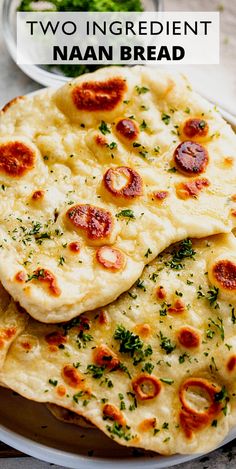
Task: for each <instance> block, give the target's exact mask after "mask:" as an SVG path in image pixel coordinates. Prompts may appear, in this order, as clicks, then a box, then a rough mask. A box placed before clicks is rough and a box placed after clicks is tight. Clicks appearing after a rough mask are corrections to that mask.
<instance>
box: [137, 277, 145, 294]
mask: <svg viewBox="0 0 236 469" xmlns="http://www.w3.org/2000/svg"><path fill="white" fill-rule="evenodd" d="M136 287H137V288H140V290H143V291H146V287H145V285H144V280H140V278H139V279H138V280H137V282H136Z"/></svg>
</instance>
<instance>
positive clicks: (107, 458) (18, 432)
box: [0, 90, 236, 469]
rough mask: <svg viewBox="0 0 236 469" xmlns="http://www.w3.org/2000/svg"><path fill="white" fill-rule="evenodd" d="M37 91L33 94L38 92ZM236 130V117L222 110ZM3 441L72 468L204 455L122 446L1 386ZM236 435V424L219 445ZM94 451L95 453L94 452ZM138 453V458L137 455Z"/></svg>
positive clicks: (132, 468)
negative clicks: (167, 453)
mask: <svg viewBox="0 0 236 469" xmlns="http://www.w3.org/2000/svg"><path fill="white" fill-rule="evenodd" d="M39 92H40V90H39V91H35V92H33V93H30V94H31V95H33V94H37V93H39ZM221 113H222V115H223V117H224V118H225V119H226V120H227V121H228V122H229V124H230V125H231V126H232V127H233V128H234V130H236V118H235V116H233V115H231V114H230V113H228V112H227V111H225V110H222V109H221ZM0 422H1V423H0V441H3V443H6V444H8V445H9V446H12V447H13V448H15V449H17V450H19V451H22V452H23V453H25V454H28V455H29V456H33V457H35V458H37V459H41V460H43V461H46V462H50V463H54V464H58V465H61V466H64V467H68V468H73V469H95V468H96V469H106V468H110V467H111V466H112V469H123V468H124V467H125V468H127V467H128V468H129V469H139V468H140V469H153V468H155V469H162V468H170V467H173V466H175V465H176V464H180V463H184V462H186V461H191V460H193V459H196V458H198V457H201V456H203V454H190V455H178V454H177V455H174V456H168V457H166V456H160V455H158V454H156V453H151V452H144V451H142V450H137V449H134V450H132V449H131V448H125V447H124V446H120V445H118V444H117V443H115V442H114V441H112V440H111V439H110V438H108V437H107V436H106V435H104V434H103V433H102V432H100V431H99V430H97V429H80V428H79V427H76V426H75V425H72V424H68V423H62V422H59V421H58V420H56V419H55V418H54V417H52V415H51V414H50V413H49V411H48V410H47V408H46V406H45V405H44V404H38V403H36V402H33V401H29V400H27V399H24V398H23V397H21V396H18V395H17V394H16V393H14V392H12V391H10V390H8V389H4V388H0ZM234 438H236V427H235V428H234V429H232V430H231V432H230V433H229V435H228V436H227V438H225V440H224V441H222V444H221V445H220V446H223V445H225V444H226V443H229V442H230V441H232V440H233V439H234ZM91 453H92V454H91ZM135 456H136V457H135Z"/></svg>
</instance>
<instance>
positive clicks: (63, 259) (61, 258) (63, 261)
mask: <svg viewBox="0 0 236 469" xmlns="http://www.w3.org/2000/svg"><path fill="white" fill-rule="evenodd" d="M65 262H66V261H65V258H64V257H63V256H60V257H59V261H58V264H59V265H64V264H65Z"/></svg>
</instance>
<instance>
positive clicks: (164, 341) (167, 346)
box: [160, 331, 176, 355]
mask: <svg viewBox="0 0 236 469" xmlns="http://www.w3.org/2000/svg"><path fill="white" fill-rule="evenodd" d="M160 345H161V348H162V350H165V352H166V354H167V355H169V353H171V352H173V350H175V348H176V345H174V344H172V342H171V340H170V339H168V337H165V336H164V335H163V334H162V332H161V331H160Z"/></svg>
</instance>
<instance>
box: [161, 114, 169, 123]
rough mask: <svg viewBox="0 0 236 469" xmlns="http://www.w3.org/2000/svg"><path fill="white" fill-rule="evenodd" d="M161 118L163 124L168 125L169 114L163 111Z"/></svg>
mask: <svg viewBox="0 0 236 469" xmlns="http://www.w3.org/2000/svg"><path fill="white" fill-rule="evenodd" d="M161 120H162V121H163V122H164V123H165V125H168V124H169V123H170V116H169V114H166V113H165V112H163V113H162V115H161Z"/></svg>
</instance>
